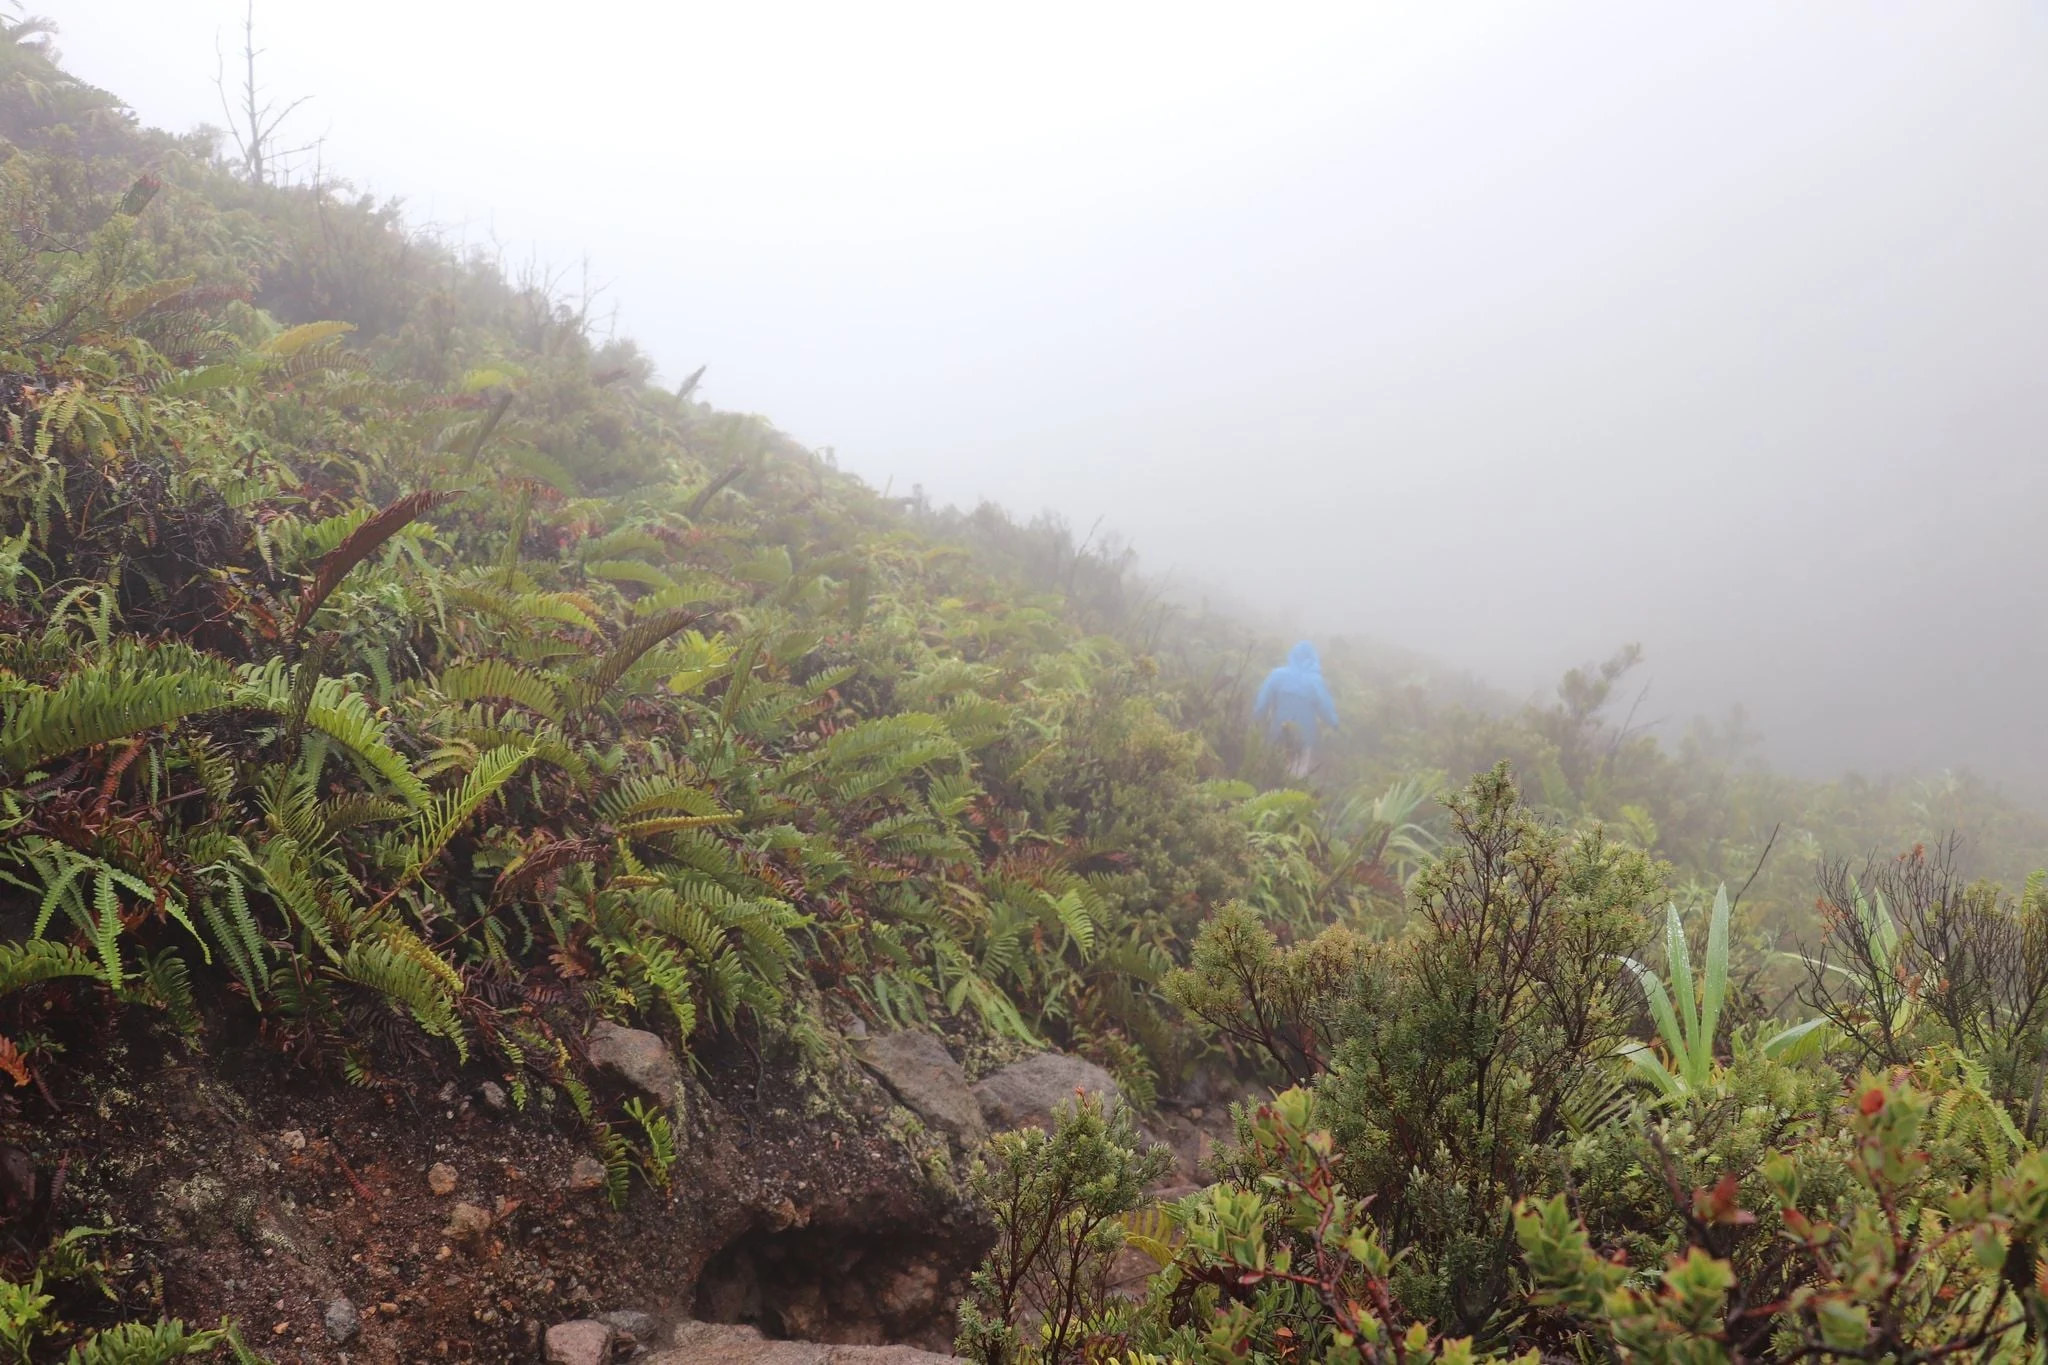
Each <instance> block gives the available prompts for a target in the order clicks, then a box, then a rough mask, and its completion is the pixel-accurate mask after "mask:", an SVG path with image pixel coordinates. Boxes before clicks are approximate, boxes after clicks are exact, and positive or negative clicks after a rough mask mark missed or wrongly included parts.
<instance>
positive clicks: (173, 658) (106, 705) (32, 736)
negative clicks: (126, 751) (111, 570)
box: [0, 644, 235, 775]
mask: <svg viewBox="0 0 2048 1365" xmlns="http://www.w3.org/2000/svg"><path fill="white" fill-rule="evenodd" d="M232 678H233V674H232V673H231V672H230V671H229V669H228V666H227V665H226V664H225V663H223V662H221V661H220V660H217V659H212V658H209V657H207V656H206V655H203V654H200V653H198V652H197V651H196V650H192V649H189V648H187V647H185V646H183V645H171V644H164V645H129V644H122V645H117V646H115V647H114V649H112V650H111V651H110V652H109V653H108V654H107V655H106V656H104V657H102V658H100V659H96V660H94V661H92V662H90V663H88V664H87V665H86V666H85V667H83V668H81V669H79V670H78V671H77V672H75V673H73V674H71V675H70V676H69V677H67V678H65V679H64V680H63V681H62V682H60V683H58V684H57V685H56V686H55V687H50V688H43V687H30V688H23V689H20V690H18V691H15V692H13V693H11V694H10V696H9V697H8V707H7V716H6V718H5V720H0V767H4V768H5V769H6V770H7V771H8V772H10V773H13V774H15V775H20V774H22V773H27V772H30V771H32V770H34V769H35V768H37V767H39V766H41V765H42V764H43V763H45V762H47V761H49V760H50V759H52V758H56V757H58V756H60V755H63V754H67V753H72V752H75V751H76V750H79V749H84V748H89V747H91V746H92V745H95V744H104V743H106V742H108V741H109V740H114V739H120V738H122V737H123V736H126V735H132V734H137V733H139V732H141V731H144V730H152V729H155V728H156V727H158V726H160V725H168V724H170V723H171V722H173V721H176V720H180V719H182V718H184V717H186V716H191V715H198V714H200V713H201V712H205V711H214V710H218V709H220V708H221V707H224V706H227V705H229V704H230V703H231V702H232V701H233V700H234V695H235V691H234V687H233V683H232Z"/></svg>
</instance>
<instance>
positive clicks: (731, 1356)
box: [642, 1322, 954, 1365]
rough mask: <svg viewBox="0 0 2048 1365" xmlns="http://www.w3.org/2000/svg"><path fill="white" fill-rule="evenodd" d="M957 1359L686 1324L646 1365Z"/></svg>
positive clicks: (838, 1364) (919, 1364)
mask: <svg viewBox="0 0 2048 1365" xmlns="http://www.w3.org/2000/svg"><path fill="white" fill-rule="evenodd" d="M953 1360H954V1357H952V1356H944V1355H937V1354H935V1353H933V1352H931V1351H920V1350H917V1349H916V1348H915V1347H910V1346H828V1345H825V1344H823V1343H820V1342H815V1341H768V1340H764V1339H763V1338H762V1336H761V1334H760V1332H758V1331H756V1330H755V1329H754V1328H752V1327H742V1326H736V1325H727V1324H724V1323H715V1322H686V1323H683V1324H681V1325H680V1326H678V1327H677V1328H676V1332H675V1336H674V1338H673V1339H672V1345H671V1346H670V1348H669V1349H668V1350H666V1351H659V1352H657V1353H655V1354H654V1355H651V1356H647V1357H644V1358H643V1361H642V1365H952V1362H953Z"/></svg>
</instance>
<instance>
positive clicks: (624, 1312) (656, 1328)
mask: <svg viewBox="0 0 2048 1365" xmlns="http://www.w3.org/2000/svg"><path fill="white" fill-rule="evenodd" d="M597 1320H598V1321H599V1322H601V1323H603V1324H604V1325H605V1326H607V1327H609V1328H611V1329H613V1330H614V1331H618V1332H624V1333H625V1334H626V1335H627V1336H629V1337H631V1338H633V1340H635V1341H637V1342H639V1343H640V1344H641V1345H642V1346H651V1345H653V1344H654V1338H655V1336H656V1335H657V1334H659V1333H660V1331H661V1324H660V1323H658V1322H656V1321H655V1320H654V1314H652V1313H642V1312H641V1311H639V1310H638V1309H636V1308H619V1309H614V1310H613V1311H612V1312H609V1313H599V1314H598V1315H597Z"/></svg>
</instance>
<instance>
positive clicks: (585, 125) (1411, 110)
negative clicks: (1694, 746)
mask: <svg viewBox="0 0 2048 1365" xmlns="http://www.w3.org/2000/svg"><path fill="white" fill-rule="evenodd" d="M36 8H38V9H40V10H41V11H42V12H44V13H47V14H49V15H50V16H51V17H52V18H54V19H56V20H57V21H58V22H59V24H60V25H61V28H62V32H61V35H60V38H59V45H60V48H61V49H62V51H63V52H64V54H65V55H66V57H67V59H68V60H69V62H70V64H71V66H72V67H73V69H74V70H76V71H78V72H79V73H80V74H81V75H83V76H85V77H86V78H88V79H91V80H93V81H96V82H97V83H99V84H102V85H105V86H107V87H108V88H110V89H112V90H114V91H115V92H116V93H118V94H120V95H121V96H123V97H124V98H125V99H127V100H128V101H129V102H130V103H131V104H132V105H133V106H134V107H135V109H136V110H137V111H138V113H140V114H141V115H142V117H143V118H144V119H146V120H147V121H149V122H151V123H155V124H159V125H162V126H167V127H172V128H180V129H182V128H188V127H191V126H193V125H195V124H197V123H200V122H203V121H211V122H216V123H217V122H219V121H220V113H219V105H218V97H217V94H216V92H215V90H214V87H213V77H214V71H215V50H216V41H217V40H218V43H219V45H220V46H221V47H222V48H226V49H229V50H232V49H233V47H234V46H235V44H236V42H237V38H238V34H237V32H236V25H237V23H238V22H239V19H240V15H241V8H242V7H241V3H240V0H40V3H39V4H38V5H37V6H36ZM257 19H258V25H259V37H260V41H261V43H262V45H263V46H265V47H266V48H268V49H269V52H268V56H267V57H266V58H265V66H264V73H265V76H266V79H267V81H268V83H269V85H270V87H271V89H272V91H273V93H275V94H276V95H278V96H280V97H291V96H297V95H302V94H303V95H310V96H311V97H312V98H311V100H310V101H309V103H308V104H307V105H306V106H305V107H304V108H303V109H302V110H301V111H300V112H299V113H298V114H297V115H296V116H295V117H294V120H293V127H294V129H295V130H296V131H297V132H298V133H299V134H300V135H302V136H304V137H324V139H325V159H326V164H327V165H328V166H329V168H330V169H331V170H332V171H334V172H337V173H339V174H341V175H343V176H346V177H349V178H351V179H353V180H354V181H355V182H357V183H358V184H360V185H362V186H364V187H366V188H369V189H371V190H374V191H376V192H378V193H380V194H386V195H395V196H399V197H401V198H403V199H404V200H405V201H406V203H407V204H408V205H409V208H410V211H411V213H412V214H413V215H414V217H415V218H416V219H418V220H421V221H431V222H433V223H436V224H439V225H441V226H442V227H443V228H444V229H445V230H446V231H448V232H449V233H450V234H452V235H456V236H460V237H466V238H467V239H469V240H473V241H485V240H496V241H497V242H499V243H502V244H503V247H504V249H505V252H506V255H507V257H508V258H509V259H512V260H514V261H517V260H522V259H525V258H527V257H528V256H529V254H537V255H538V256H539V257H540V258H542V259H545V260H547V261H551V262H554V263H556V264H558V265H562V266H567V267H570V268H572V270H573V268H574V267H575V265H576V263H577V262H578V261H579V260H580V259H581V258H583V257H585V256H586V255H587V257H588V258H589V260H590V262H591V269H592V274H593V276H594V278H595V279H597V280H598V281H599V282H601V283H604V284H606V285H607V286H608V292H607V293H606V295H605V298H606V300H608V301H612V302H615V303H616V304H617V306H618V310H619V323H620V326H621V329H622V330H623V331H625V332H627V333H628V334H630V335H633V336H634V337H636V338H638V339H639V340H640V341H641V342H642V344H643V345H644V346H646V347H647V349H648V350H649V351H650V352H651V353H652V354H653V355H654V356H655V357H656V358H657V359H658V360H659V362H660V363H661V365H662V367H663V369H664V372H665V373H667V374H668V375H670V376H679V375H681V374H684V373H687V372H688V371H689V370H691V369H694V368H695V367H696V366H697V365H698V364H700V363H706V362H708V363H709V365H710V371H709V373H708V375H707V377H706V381H705V392H706V394H707V396H709V397H710V398H711V399H713V400H714V401H716V402H718V403H720V404H722V405H725V406H730V407H738V408H743V409H750V410H755V411H759V412H763V413H766V414H768V415H769V416H770V417H771V418H773V419H774V420H775V421H777V422H778V423H779V424H780V425H782V426H783V427H784V428H785V429H787V430H789V431H790V432H791V433H793V434H794V435H796V436H797V437H798V438H800V439H802V440H804V441H806V442H808V443H811V444H814V445H820V446H831V447H833V448H834V449H835V450H836V451H837V452H838V454H839V457H840V459H841V461H842V462H843V463H844V464H846V465H847V466H848V467H850V468H852V469H854V470H856V471H858V472H860V473H862V474H864V475H866V476H867V477H869V478H870V479H872V480H873V481H874V482H875V483H877V484H882V483H885V482H890V481H893V482H894V484H895V486H896V487H897V488H898V489H899V490H901V489H906V488H907V487H908V486H910V485H911V484H923V485H924V486H925V487H926V488H927V489H929V490H930V491H931V492H932V493H933V494H934V496H936V497H939V498H941V499H945V500H952V501H961V502H971V501H972V500H974V499H976V498H978V497H982V496H987V497H991V498H995V499H997V500H999V501H1002V502H1004V503H1006V504H1008V505H1009V506H1011V507H1012V508H1014V509H1017V510H1019V511H1023V512H1030V511H1034V510H1037V509H1040V508H1052V509H1055V510H1058V511H1060V512H1062V513H1063V514H1065V515H1066V516H1067V517H1068V518H1069V519H1070V520H1072V521H1073V522H1075V523H1076V524H1077V525H1079V526H1081V527H1083V528H1085V527H1086V526H1088V525H1089V524H1090V523H1092V522H1093V521H1094V520H1095V519H1096V518H1097V517H1098V516H1100V517H1104V518H1105V519H1106V520H1105V524H1106V525H1108V526H1111V527H1114V528H1116V529H1117V530H1119V531H1121V532H1122V533H1124V534H1125V535H1126V536H1127V537H1128V538H1130V539H1131V540H1132V541H1133V542H1134V543H1135V544H1136V545H1137V547H1138V548H1139V550H1140V551H1141V553H1142V554H1143V555H1144V557H1145V559H1146V561H1147V563H1148V564H1149V565H1151V566H1152V567H1153V568H1155V569H1157V570H1164V571H1171V572H1173V573H1175V574H1178V575H1180V576H1182V577H1183V578H1186V579H1190V580H1195V581H1204V582H1212V583H1224V584H1228V585H1230V587H1231V588H1232V589H1233V590H1234V591H1235V592H1236V593H1237V594H1239V595H1240V596H1243V597H1246V598H1249V599H1251V600H1254V601H1257V602H1259V603H1262V604H1265V605H1267V606H1269V607H1270V608H1271V609H1273V610H1274V611H1275V613H1276V615H1284V616H1285V617H1286V618H1287V619H1288V620H1290V621H1297V622H1300V623H1301V624H1302V625H1303V626H1304V627H1305V628H1310V629H1314V630H1317V631H1321V632H1329V631H1333V630H1337V629H1358V630H1365V631H1369V632H1371V633H1373V634H1376V635H1379V636H1382V637H1385V638H1388V639H1391V640H1394V641H1398V642H1400V643H1402V644H1405V645H1408V646H1411V647H1414V648H1418V649H1421V650H1424V651H1427V652H1430V653H1433V654H1435V655H1437V656H1439V657H1442V658H1444V659H1446V660H1449V661H1452V662H1454V663H1457V664H1460V665H1464V666H1470V667H1474V668H1477V669H1479V670H1481V671H1483V672H1485V673H1487V674H1488V675H1490V676H1492V677H1493V678H1495V679H1496V680H1498V681H1500V682H1502V683H1504V684H1506V685H1508V686H1510V687H1513V688H1517V689H1521V688H1528V689H1532V690H1533V689H1535V688H1537V687H1539V686H1541V685H1544V683H1545V682H1547V680H1548V679H1551V678H1553V677H1554V676H1555V675H1556V673H1557V672H1559V671H1560V670H1562V669H1563V668H1564V667H1566V666H1568V665H1570V664H1572V663H1574V662H1579V661H1582V660H1585V659H1589V658H1592V657H1595V656H1597V655H1602V654H1605V653H1606V652H1608V650H1609V649H1611V648H1612V647H1613V646H1615V645H1617V644H1619V643H1621V642H1622V641H1623V640H1628V639H1636V640H1640V641H1642V643H1643V644H1644V645H1645V646H1646V647H1647V649H1648V650H1649V653H1650V657H1651V663H1652V672H1653V673H1654V674H1655V678H1656V690H1655V691H1654V692H1653V694H1652V699H1651V701H1649V702H1648V703H1646V704H1645V712H1646V713H1654V714H1664V713H1666V712H1671V713H1678V714H1684V713H1687V712H1690V711H1692V710H1695V709H1710V708H1718V707H1720V706H1722V705H1724V704H1726V703H1727V702H1730V701H1734V700H1745V701H1747V702H1748V703H1749V704H1750V705H1751V708H1752V711H1753V714H1754V715H1755V717H1756V718H1757V719H1758V721H1759V722H1760V723H1761V726H1762V728H1763V729H1764V731H1765V733H1766V735H1767V737H1768V738H1769V739H1770V740H1772V741H1773V742H1774V746H1775V747H1776V748H1777V750H1778V751H1779V752H1780V753H1781V754H1782V755H1784V756H1786V757H1788V758H1789V759H1791V760H1792V761H1795V762H1799V763H1803V764H1809V765H1816V766H1820V767H1830V768H1831V767H1835V766H1838V765H1843V764H1850V763H1854V764H1860V765H1863V766H1866V767H1869V768H1874V769H1882V768H1885V767H1888V766H1894V765H1897V764H1933V765H1940V764H1946V763H1966V764H1971V765H1974V766H1977V767H1980V768H1984V769H1987V770H1990V771H1992V772H1994V773H1997V774H2000V775H2002V776H2005V777H2007V778H2010V779H2012V780H2014V781H2015V782H2019V783H2024V784H2026V785H2029V786H2032V787H2035V788H2037V789H2048V783H2043V782H2042V780H2041V779H2040V778H2039V777H2037V776H2036V774H2037V773H2038V772H2040V771H2042V770H2043V769H2044V765H2048V738H2044V737H2043V736H2042V734H2041V727H2040V726H2039V724H2038V723H2037V716H2038V705H2039V703H2038V701H2037V700H2036V698H2037V697H2038V696H2039V695H2040V693H2041V692H2042V690H2043V688H2044V687H2048V630H2044V623H2043V619H2042V612H2041V602H2042V592H2041V590H2042V588H2043V586H2044V583H2043V577H2044V571H2043V569H2042V567H2041V553H2040V551H2039V549H2038V548H2037V546H2038V544H2039V542H2040V538H2041V520H2042V515H2043V513H2044V511H2048V463H2044V460H2043V455H2044V453H2048V452H2044V451H2043V449H2042V433H2043V429H2044V419H2048V389H2044V363H2048V264H2044V246H2048V9H2044V8H2042V7H2041V6H2039V5H2038V4H2035V3H2029V2H2025V0H2011V2H2010V3H1996V2H1994V0H1982V2H1981V3H1978V2H1973V3H1969V4H1931V3H1924V0H1915V2H1914V3H1883V2H1882V0H1840V2H1838V3H1828V2H1827V0H1802V3H1799V4H1795V5H1788V4H1783V3H1779V2H1778V0H1730V2H1729V3H1723V4H1718V5H1711V6H1705V5H1678V4H1667V3H1653V2H1652V0H1554V2H1552V3H1520V4H1513V5H1479V4H1455V3H1435V4H1406V5H1395V4H1374V5H1368V4H1359V3H1352V4H1339V5H1324V6H1318V5H1312V4H1295V5H1286V6H1259V7H1253V6H1246V5H1233V6H1227V7H1226V6H1213V5H1207V6H1205V5H1198V4H1185V3H1183V4H1173V5H1152V4H1135V3H1133V4H1122V5H1105V4H1100V3H1097V4H1089V5H1074V4H1056V3H1034V4H1032V5H1029V6H1010V7H1002V8H999V7H996V6H991V5H961V4H957V3H954V4H930V5H905V4H882V3H874V4H864V5H846V4H776V3H762V2H761V0H749V3H741V4H735V3H728V4H723V5H707V4H693V3H659V4H656V3H626V2H625V0H587V2H586V3H584V4H582V5H580V6H577V7H575V8H574V9H573V11H570V10H565V9H564V7H562V6H561V5H559V4H549V5H542V4H538V3H529V2H528V0H495V2H494V3H492V4H490V5H488V6H483V5H476V4H470V3H460V4H458V3H442V2H437V0H410V3H405V4H400V3H396V2H395V0H352V3H350V4H347V5H335V4H311V3H305V2H304V0H259V3H258V5H257Z"/></svg>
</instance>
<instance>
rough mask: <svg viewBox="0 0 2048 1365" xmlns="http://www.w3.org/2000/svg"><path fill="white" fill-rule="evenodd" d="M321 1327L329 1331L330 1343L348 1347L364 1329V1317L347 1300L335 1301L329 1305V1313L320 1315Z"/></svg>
mask: <svg viewBox="0 0 2048 1365" xmlns="http://www.w3.org/2000/svg"><path fill="white" fill-rule="evenodd" d="M320 1325H321V1326H323V1327H325V1328H326V1329H327V1339H328V1340H329V1341H331V1342H333V1343H334V1344H335V1345H336V1346H346V1345H348V1344H349V1343H350V1342H351V1341H354V1340H355V1338H356V1333H357V1332H360V1331H361V1330H362V1329H363V1316H362V1314H360V1313H358V1312H357V1311H356V1306H355V1305H354V1304H352V1303H350V1302H349V1301H348V1300H347V1299H334V1300H332V1301H331V1302H329V1303H328V1305H327V1311H326V1312H324V1313H322V1314H321V1315H320Z"/></svg>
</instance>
